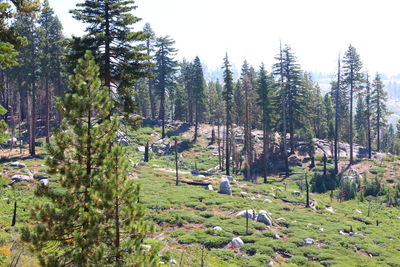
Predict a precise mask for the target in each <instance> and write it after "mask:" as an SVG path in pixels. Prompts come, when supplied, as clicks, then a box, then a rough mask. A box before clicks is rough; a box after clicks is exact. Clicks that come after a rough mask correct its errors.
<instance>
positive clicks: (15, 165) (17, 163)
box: [10, 161, 26, 169]
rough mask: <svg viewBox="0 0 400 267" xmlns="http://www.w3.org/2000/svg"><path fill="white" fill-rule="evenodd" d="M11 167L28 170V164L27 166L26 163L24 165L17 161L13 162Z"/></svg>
mask: <svg viewBox="0 0 400 267" xmlns="http://www.w3.org/2000/svg"><path fill="white" fill-rule="evenodd" d="M10 167H14V168H20V169H22V168H26V164H25V163H22V162H18V161H16V162H11V163H10Z"/></svg>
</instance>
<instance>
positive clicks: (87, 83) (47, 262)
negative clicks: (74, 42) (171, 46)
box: [22, 52, 151, 266]
mask: <svg viewBox="0 0 400 267" xmlns="http://www.w3.org/2000/svg"><path fill="white" fill-rule="evenodd" d="M69 83H70V88H71V92H70V93H69V94H67V95H66V96H65V98H64V99H59V101H58V106H59V109H60V111H61V113H62V115H63V118H64V120H63V122H62V125H61V130H59V131H57V132H56V133H55V134H54V141H52V142H51V143H50V144H49V145H48V146H47V151H48V154H49V157H48V158H47V161H46V163H47V165H48V167H49V174H52V175H55V176H56V177H58V179H59V181H60V185H61V189H60V190H58V189H57V190H56V189H54V188H52V187H51V186H50V187H48V186H40V187H38V188H37V190H36V195H37V196H40V197H47V198H48V199H49V200H50V201H49V203H46V204H42V205H39V206H36V207H35V208H34V210H33V219H34V220H35V221H37V222H38V224H37V225H36V226H35V227H34V228H33V229H29V228H25V229H24V230H23V235H22V238H23V240H25V241H29V242H31V243H32V245H33V249H34V251H36V252H37V253H38V256H39V260H40V263H41V265H43V266H106V264H111V265H113V266H122V265H123V264H122V263H123V262H125V261H126V262H132V261H134V259H138V258H140V257H141V256H143V254H142V253H144V252H141V251H140V250H138V248H139V246H140V242H141V240H142V239H143V237H144V235H145V234H146V233H147V231H148V230H149V229H148V227H147V225H145V224H144V223H143V220H142V216H143V208H141V207H140V206H138V204H137V198H138V188H137V187H134V186H133V185H131V184H130V183H128V182H127V180H126V161H125V159H123V158H124V157H123V154H124V152H123V150H122V149H121V148H119V147H114V148H113V147H112V149H111V150H110V144H112V143H113V141H114V139H115V137H116V132H117V131H118V120H117V117H116V116H113V117H111V119H110V120H108V119H107V118H108V115H109V113H110V110H111V108H112V101H111V99H110V97H109V95H108V88H106V87H102V86H101V81H100V79H99V68H98V67H97V66H96V64H95V62H94V58H93V56H91V55H90V52H88V53H86V55H85V58H84V59H81V60H79V61H78V66H77V67H76V69H75V74H74V75H72V76H71V77H70V79H69ZM122 232H123V233H129V234H128V235H125V234H124V235H122V234H121V233H122ZM125 238H127V239H126V241H129V242H125ZM49 248H51V249H49ZM143 257H144V256H143ZM149 266H151V265H149Z"/></svg>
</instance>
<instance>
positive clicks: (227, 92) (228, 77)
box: [223, 54, 233, 175]
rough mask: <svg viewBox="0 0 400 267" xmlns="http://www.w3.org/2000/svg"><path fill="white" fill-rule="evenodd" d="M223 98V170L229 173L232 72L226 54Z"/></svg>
mask: <svg viewBox="0 0 400 267" xmlns="http://www.w3.org/2000/svg"><path fill="white" fill-rule="evenodd" d="M223 71H224V99H225V109H226V111H225V116H226V119H225V123H226V127H225V135H226V137H225V142H226V144H225V148H226V149H225V172H226V175H229V174H230V140H231V139H230V135H231V128H232V103H233V76H232V75H233V74H232V71H231V65H230V63H229V59H228V54H226V55H225V58H224V66H223Z"/></svg>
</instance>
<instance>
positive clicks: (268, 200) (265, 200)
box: [263, 198, 272, 203]
mask: <svg viewBox="0 0 400 267" xmlns="http://www.w3.org/2000/svg"><path fill="white" fill-rule="evenodd" d="M263 202H264V203H272V200H270V199H268V198H266V199H264V200H263Z"/></svg>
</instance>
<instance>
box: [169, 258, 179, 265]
mask: <svg viewBox="0 0 400 267" xmlns="http://www.w3.org/2000/svg"><path fill="white" fill-rule="evenodd" d="M169 262H170V263H171V264H172V265H177V264H178V263H177V262H176V260H175V259H171V260H170V261H169Z"/></svg>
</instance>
